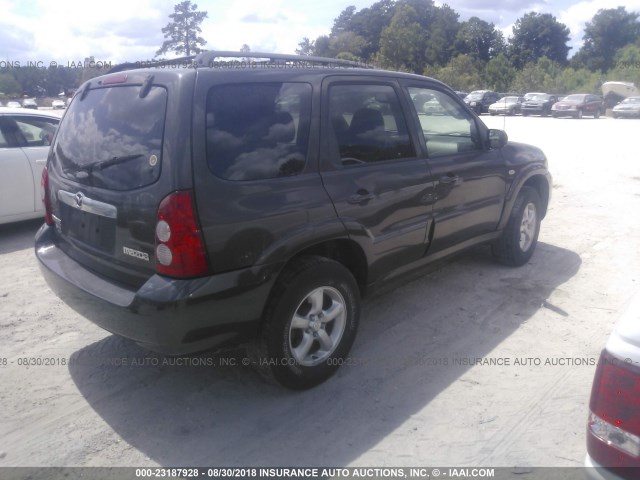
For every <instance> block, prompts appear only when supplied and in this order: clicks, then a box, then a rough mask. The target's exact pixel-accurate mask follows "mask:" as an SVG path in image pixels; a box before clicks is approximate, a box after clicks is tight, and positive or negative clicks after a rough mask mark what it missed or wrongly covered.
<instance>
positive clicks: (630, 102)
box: [611, 97, 640, 118]
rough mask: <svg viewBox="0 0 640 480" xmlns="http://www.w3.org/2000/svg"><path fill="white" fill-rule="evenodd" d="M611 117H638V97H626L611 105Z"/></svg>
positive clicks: (639, 105)
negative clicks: (613, 105)
mask: <svg viewBox="0 0 640 480" xmlns="http://www.w3.org/2000/svg"><path fill="white" fill-rule="evenodd" d="M611 114H612V115H613V118H632V117H640V97H628V98H625V99H624V100H622V101H621V102H620V103H619V104H618V105H616V106H615V107H613V111H612V113H611Z"/></svg>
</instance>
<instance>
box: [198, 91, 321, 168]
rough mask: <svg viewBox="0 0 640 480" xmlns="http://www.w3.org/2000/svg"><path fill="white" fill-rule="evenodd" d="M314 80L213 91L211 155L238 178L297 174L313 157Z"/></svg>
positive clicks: (209, 126)
mask: <svg viewBox="0 0 640 480" xmlns="http://www.w3.org/2000/svg"><path fill="white" fill-rule="evenodd" d="M310 120H311V85H309V84H306V83H262V84H242V85H238V84H235V85H220V86H217V87H213V88H212V89H211V90H210V91H209V94H208V96H207V160H208V164H209V168H210V170H211V171H212V172H213V173H214V174H215V175H216V176H218V177H221V178H224V179H226V180H232V181H247V180H260V179H267V178H276V177H288V176H292V175H297V174H298V173H300V172H302V170H304V167H305V165H306V161H307V147H308V140H309V124H310Z"/></svg>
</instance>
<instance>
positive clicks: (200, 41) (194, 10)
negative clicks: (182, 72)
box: [156, 0, 207, 57]
mask: <svg viewBox="0 0 640 480" xmlns="http://www.w3.org/2000/svg"><path fill="white" fill-rule="evenodd" d="M173 10H174V12H173V13H172V14H171V15H169V18H171V21H170V22H169V23H168V24H167V26H166V27H164V28H163V29H162V33H163V34H164V38H165V39H166V40H165V41H164V42H163V43H162V46H161V47H160V49H159V50H158V51H157V52H156V55H162V54H165V53H167V52H175V53H177V54H178V55H182V54H184V55H186V56H187V57H189V56H191V55H193V54H196V53H200V52H201V51H202V49H201V48H200V47H201V46H202V47H203V46H204V45H206V43H207V42H206V41H205V39H204V38H202V37H201V36H200V35H199V34H200V33H202V29H201V28H200V24H201V23H202V21H203V20H204V19H205V18H207V12H199V11H198V5H196V4H195V3H191V2H190V0H185V1H183V2H181V3H178V4H177V5H175V6H174V7H173Z"/></svg>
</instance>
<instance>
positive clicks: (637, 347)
mask: <svg viewBox="0 0 640 480" xmlns="http://www.w3.org/2000/svg"><path fill="white" fill-rule="evenodd" d="M639 320H640V294H636V295H635V297H634V298H633V299H632V301H631V302H630V303H629V305H628V306H627V308H626V309H625V312H624V313H623V315H622V317H621V318H620V320H619V321H618V323H617V325H616V327H615V330H614V331H613V333H612V334H611V336H610V337H609V340H608V342H607V345H606V347H605V349H604V350H603V351H602V353H601V354H600V359H599V361H598V367H597V369H596V373H595V377H594V380H593V386H592V388H591V399H590V402H589V418H588V421H587V457H586V460H585V465H586V466H587V467H597V469H596V468H588V469H587V472H588V475H589V477H590V478H593V479H597V480H608V479H611V480H616V479H626V480H637V479H638V478H640V476H639V475H638V474H639V473H640V321H639Z"/></svg>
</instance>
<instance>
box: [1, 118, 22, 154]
mask: <svg viewBox="0 0 640 480" xmlns="http://www.w3.org/2000/svg"><path fill="white" fill-rule="evenodd" d="M26 145H27V140H26V139H25V137H24V135H23V134H22V131H21V130H20V127H18V124H17V123H16V121H15V119H14V118H13V117H9V116H5V115H2V116H0V148H17V147H24V146H26Z"/></svg>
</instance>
